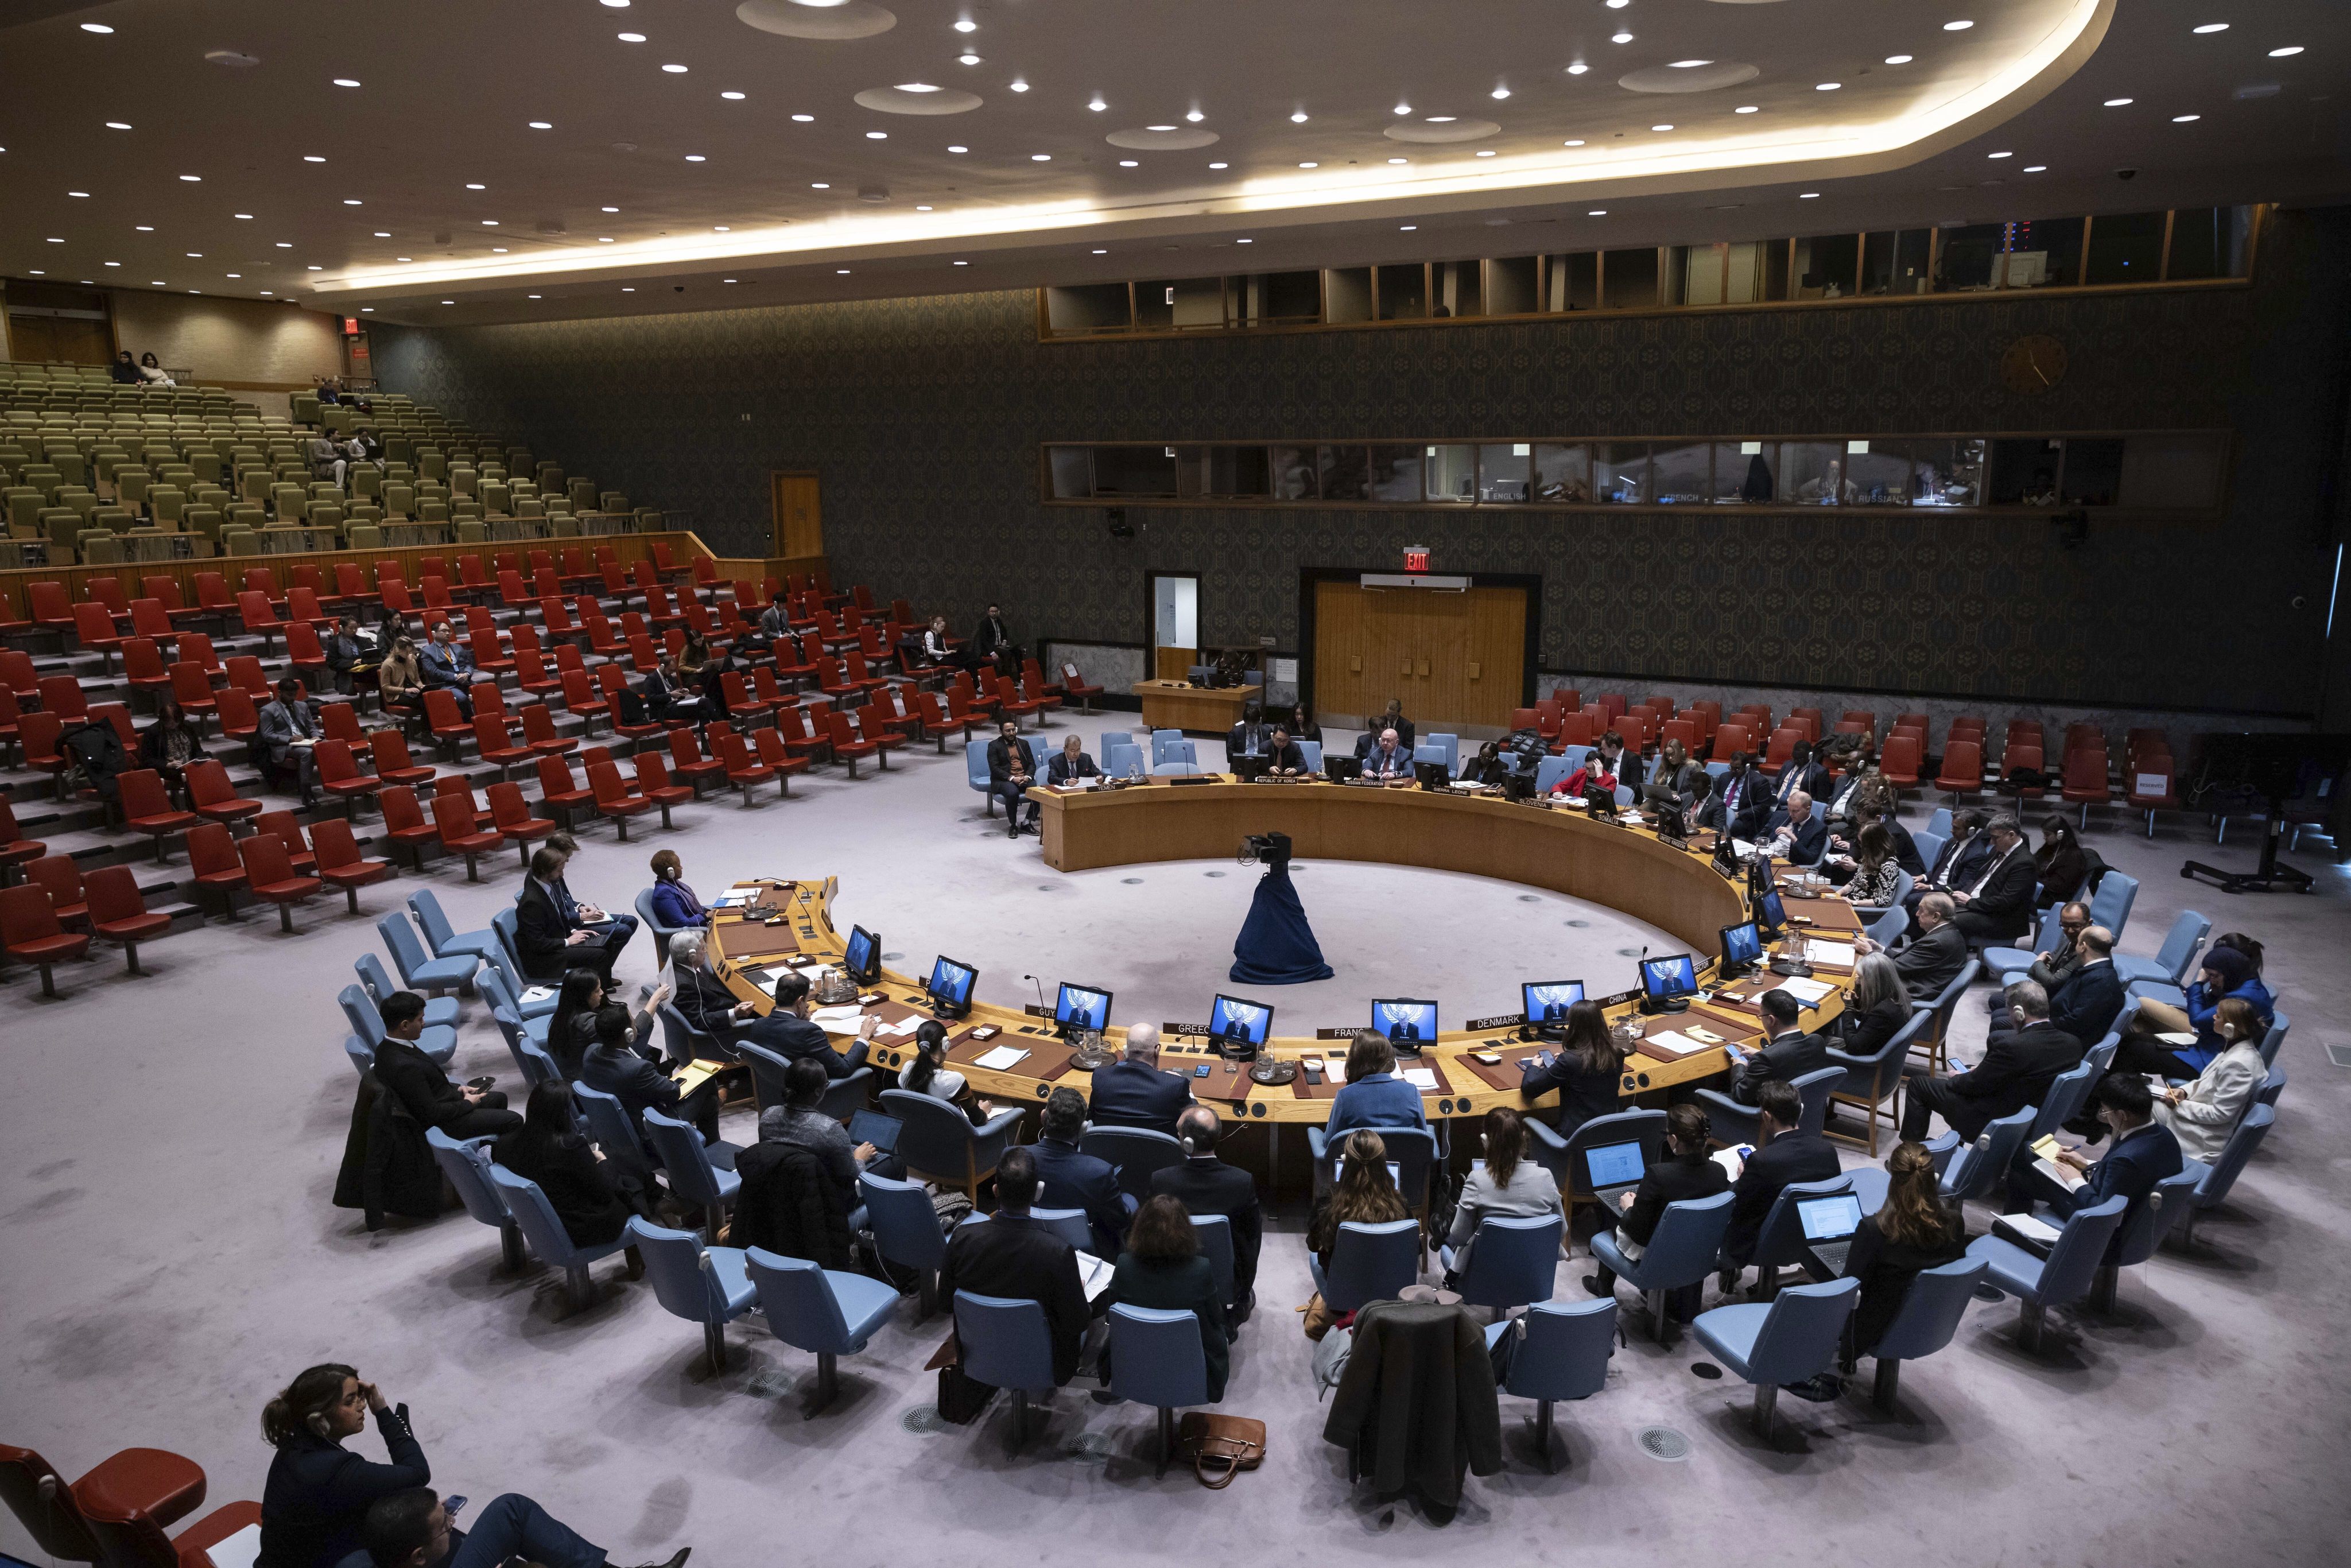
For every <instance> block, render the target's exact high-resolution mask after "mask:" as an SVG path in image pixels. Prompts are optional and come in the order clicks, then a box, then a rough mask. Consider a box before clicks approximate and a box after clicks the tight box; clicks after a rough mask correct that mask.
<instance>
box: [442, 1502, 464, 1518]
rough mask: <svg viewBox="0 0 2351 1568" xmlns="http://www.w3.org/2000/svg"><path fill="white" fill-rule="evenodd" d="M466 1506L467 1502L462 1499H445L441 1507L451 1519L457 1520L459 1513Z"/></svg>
mask: <svg viewBox="0 0 2351 1568" xmlns="http://www.w3.org/2000/svg"><path fill="white" fill-rule="evenodd" d="M441 1507H442V1508H443V1510H444V1511H446V1512H447V1513H448V1515H449V1517H450V1518H451V1519H455V1518H456V1517H457V1511H458V1510H459V1509H461V1508H463V1507H465V1499H464V1498H462V1497H444V1498H443V1499H442V1500H441Z"/></svg>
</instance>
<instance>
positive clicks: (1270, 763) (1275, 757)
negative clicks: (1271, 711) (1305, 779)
mask: <svg viewBox="0 0 2351 1568" xmlns="http://www.w3.org/2000/svg"><path fill="white" fill-rule="evenodd" d="M1265 770H1266V771H1267V772H1268V773H1270V774H1272V775H1274V777H1276V778H1278V779H1295V778H1298V777H1299V776H1300V775H1301V774H1304V773H1307V772H1310V771H1311V768H1310V767H1309V765H1308V763H1307V760H1306V751H1305V748H1304V747H1301V746H1300V745H1299V744H1298V742H1296V741H1294V740H1292V739H1290V731H1288V730H1287V729H1284V728H1283V727H1281V726H1280V725H1275V726H1274V727H1273V740H1272V742H1271V743H1270V745H1268V746H1267V747H1266V748H1265Z"/></svg>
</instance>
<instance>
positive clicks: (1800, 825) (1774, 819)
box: [1766, 789, 1829, 865]
mask: <svg viewBox="0 0 2351 1568" xmlns="http://www.w3.org/2000/svg"><path fill="white" fill-rule="evenodd" d="M1766 826H1767V831H1769V832H1770V833H1771V841H1770V848H1771V852H1772V853H1773V854H1775V855H1784V856H1786V857H1787V861H1788V863H1789V864H1790V865H1818V864H1819V863H1820V860H1821V857H1822V856H1823V855H1824V854H1826V853H1828V852H1829V825H1828V824H1827V823H1826V822H1824V821H1822V820H1821V814H1820V813H1819V812H1818V811H1815V810H1813V798H1812V797H1811V796H1810V795H1807V794H1805V793H1804V792H1803V791H1802V789H1799V790H1797V791H1796V792H1795V793H1794V794H1792V795H1791V796H1789V797H1788V800H1787V803H1786V804H1785V805H1783V806H1782V807H1781V808H1780V809H1779V810H1775V811H1773V812H1772V813H1771V821H1770V822H1769V823H1768V824H1767V825H1766Z"/></svg>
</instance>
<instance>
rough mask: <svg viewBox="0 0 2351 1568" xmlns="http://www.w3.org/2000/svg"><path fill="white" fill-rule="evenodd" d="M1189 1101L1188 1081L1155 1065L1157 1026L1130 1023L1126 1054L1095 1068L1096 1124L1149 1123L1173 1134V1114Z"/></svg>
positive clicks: (1109, 1125) (1093, 1101)
mask: <svg viewBox="0 0 2351 1568" xmlns="http://www.w3.org/2000/svg"><path fill="white" fill-rule="evenodd" d="M1190 1103H1192V1090H1191V1086H1190V1085H1189V1084H1188V1083H1187V1082H1186V1081H1185V1080H1183V1079H1181V1078H1177V1077H1175V1076H1174V1075H1172V1074H1170V1073H1165V1072H1162V1071H1159V1029H1158V1026H1157V1025H1155V1024H1147V1023H1137V1024H1129V1025H1127V1028H1126V1054H1125V1056H1124V1057H1123V1058H1122V1059H1121V1060H1119V1061H1113V1062H1112V1063H1111V1064H1110V1065H1109V1066H1108V1067H1104V1068H1101V1069H1099V1070H1097V1071H1095V1073H1094V1082H1093V1093H1092V1114H1093V1120H1094V1124H1095V1125H1096V1126H1098V1127H1148V1128H1150V1129H1151V1130H1152V1131H1153V1132H1155V1133H1165V1134H1167V1135H1168V1136H1169V1137H1174V1136H1175V1117H1176V1114H1177V1113H1179V1112H1181V1111H1182V1110H1183V1109H1184V1107H1185V1106H1186V1105H1189V1104H1190Z"/></svg>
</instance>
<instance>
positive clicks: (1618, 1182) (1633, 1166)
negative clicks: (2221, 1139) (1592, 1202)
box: [1583, 1141, 1648, 1214]
mask: <svg viewBox="0 0 2351 1568" xmlns="http://www.w3.org/2000/svg"><path fill="white" fill-rule="evenodd" d="M1647 1169H1648V1162H1647V1161H1646V1160H1645V1159H1643V1158H1642V1157H1641V1145H1640V1144H1639V1143H1638V1142H1637V1141H1635V1142H1633V1143H1629V1144H1602V1145H1598V1146H1596V1147H1593V1148H1589V1149H1586V1150H1584V1151H1583V1171H1584V1174H1585V1175H1586V1176H1589V1177H1590V1178H1591V1181H1592V1196H1593V1197H1596V1198H1598V1199H1599V1200H1600V1201H1601V1202H1602V1203H1604V1204H1605V1205H1606V1206H1607V1212H1608V1213H1611V1214H1614V1212H1615V1211H1616V1202H1617V1199H1619V1198H1621V1197H1624V1195H1625V1194H1626V1193H1628V1192H1631V1191H1632V1190H1633V1189H1634V1188H1635V1187H1637V1186H1640V1185H1641V1175H1642V1173H1643V1172H1644V1171H1646V1170H1647Z"/></svg>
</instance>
